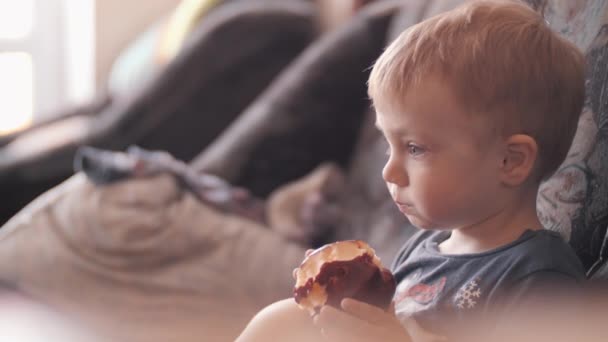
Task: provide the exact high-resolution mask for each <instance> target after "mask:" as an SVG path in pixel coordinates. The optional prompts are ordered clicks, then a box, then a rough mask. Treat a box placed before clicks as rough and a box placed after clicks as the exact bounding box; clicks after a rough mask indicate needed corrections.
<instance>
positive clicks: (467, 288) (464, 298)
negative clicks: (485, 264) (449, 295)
mask: <svg viewBox="0 0 608 342" xmlns="http://www.w3.org/2000/svg"><path fill="white" fill-rule="evenodd" d="M480 297H481V289H480V288H479V279H473V280H471V281H470V282H468V283H467V284H465V285H464V286H463V287H461V288H460V290H458V292H456V296H454V305H456V307H457V308H458V309H473V308H474V307H475V306H476V305H477V302H478V301H479V298H480Z"/></svg>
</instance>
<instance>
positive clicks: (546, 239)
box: [392, 230, 585, 280]
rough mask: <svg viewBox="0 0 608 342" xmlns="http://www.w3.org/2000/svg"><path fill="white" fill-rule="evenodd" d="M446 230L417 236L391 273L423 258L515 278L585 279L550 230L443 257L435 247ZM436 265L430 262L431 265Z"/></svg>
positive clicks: (571, 253) (575, 260) (570, 251)
mask: <svg viewBox="0 0 608 342" xmlns="http://www.w3.org/2000/svg"><path fill="white" fill-rule="evenodd" d="M449 234H450V233H449V232H447V231H428V230H427V231H420V232H418V233H416V234H415V235H414V236H412V238H410V239H409V240H408V242H407V243H406V244H405V245H404V247H403V248H402V249H401V251H400V252H399V254H398V255H397V257H396V259H395V261H394V263H393V267H392V269H393V270H397V269H398V268H399V266H400V265H402V264H403V263H404V262H408V263H409V262H412V261H415V260H420V259H425V260H426V261H431V260H433V259H434V260H435V261H436V262H437V264H442V265H447V264H450V265H452V266H454V265H455V264H461V263H462V264H463V266H464V265H466V264H477V265H492V268H499V269H502V270H504V271H507V270H508V272H509V273H511V274H512V275H513V276H515V274H517V276H516V277H517V278H520V277H521V278H525V277H527V276H531V275H535V274H543V273H554V274H559V275H562V276H566V277H570V278H574V279H577V280H578V279H584V277H585V274H584V270H583V266H582V264H581V262H580V259H579V258H578V257H577V255H576V253H574V250H573V249H572V248H571V247H570V245H568V244H567V243H566V242H565V241H564V240H563V239H562V238H561V236H560V235H559V234H558V233H556V232H553V231H549V230H527V231H526V232H525V233H524V234H522V236H521V237H519V238H518V239H517V240H516V241H514V242H512V243H509V244H507V245H505V246H502V247H499V248H496V249H494V250H491V251H488V252H484V253H479V254H470V255H459V256H451V255H443V254H440V253H439V252H438V250H437V248H436V246H437V245H438V244H439V243H440V242H441V241H443V240H445V239H447V237H449ZM434 263H435V262H431V264H434Z"/></svg>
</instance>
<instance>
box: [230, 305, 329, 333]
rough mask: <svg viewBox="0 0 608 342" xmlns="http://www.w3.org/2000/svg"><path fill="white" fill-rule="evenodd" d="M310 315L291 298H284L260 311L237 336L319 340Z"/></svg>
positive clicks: (317, 331) (317, 330)
mask: <svg viewBox="0 0 608 342" xmlns="http://www.w3.org/2000/svg"><path fill="white" fill-rule="evenodd" d="M321 340H322V336H321V333H320V332H319V329H318V328H316V327H315V326H314V325H313V322H312V317H310V315H309V314H308V312H306V311H305V310H302V309H300V308H298V306H297V304H296V302H295V301H294V300H293V299H284V300H282V301H279V302H276V303H274V304H271V305H269V306H267V307H266V308H264V309H263V310H262V311H260V312H259V313H258V314H257V315H255V317H253V319H252V320H251V322H249V324H248V325H247V327H246V328H245V330H244V331H243V332H242V333H241V335H240V336H239V337H238V338H237V342H249V341H277V342H278V341H294V342H296V341H321Z"/></svg>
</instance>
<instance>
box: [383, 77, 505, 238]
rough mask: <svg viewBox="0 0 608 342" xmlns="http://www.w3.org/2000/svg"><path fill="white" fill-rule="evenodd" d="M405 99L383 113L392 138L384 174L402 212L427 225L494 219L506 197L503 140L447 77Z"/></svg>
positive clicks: (386, 132)
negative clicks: (461, 100) (460, 97)
mask: <svg viewBox="0 0 608 342" xmlns="http://www.w3.org/2000/svg"><path fill="white" fill-rule="evenodd" d="M404 103H405V104H406V105H405V106H402V107H401V108H399V109H398V110H387V111H380V110H379V111H378V113H377V126H378V127H379V129H380V130H381V131H382V132H383V134H384V135H385V137H386V139H387V141H388V143H389V151H388V152H387V153H388V154H389V159H388V161H387V163H386V165H385V167H384V170H383V172H382V176H383V178H384V180H385V181H386V184H387V186H388V188H389V191H390V193H391V196H392V197H393V200H394V201H395V203H396V204H397V206H398V207H399V209H400V210H401V212H403V214H404V215H405V216H406V217H407V218H408V219H409V220H410V222H411V223H412V224H414V225H415V226H417V227H419V228H423V229H458V228H464V227H466V226H469V225H472V224H475V223H479V222H481V221H483V220H484V219H486V218H487V217H488V216H489V215H490V213H492V212H493V211H494V208H496V207H497V205H499V201H500V197H501V196H500V194H501V192H500V190H501V189H500V181H499V169H500V166H501V161H502V158H501V155H500V153H499V152H500V147H501V144H500V139H498V137H491V136H490V134H489V132H490V129H489V128H488V127H487V124H486V125H485V127H484V122H487V121H484V120H485V119H483V118H481V117H479V115H475V114H473V113H467V112H466V110H465V109H464V108H463V106H462V105H460V104H459V103H458V101H457V100H456V98H455V97H454V94H453V92H452V91H451V89H450V88H449V86H448V85H446V82H445V81H442V80H440V79H437V78H428V79H427V80H425V81H423V82H421V84H419V85H417V86H414V87H412V89H410V90H409V91H408V93H407V96H406V98H405V101H404ZM482 145H483V146H482Z"/></svg>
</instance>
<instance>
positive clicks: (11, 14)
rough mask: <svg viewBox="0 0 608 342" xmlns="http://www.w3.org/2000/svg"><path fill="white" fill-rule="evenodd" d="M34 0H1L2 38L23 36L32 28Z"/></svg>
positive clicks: (0, 23) (0, 34)
mask: <svg viewBox="0 0 608 342" xmlns="http://www.w3.org/2000/svg"><path fill="white" fill-rule="evenodd" d="M33 7H34V3H33V0H19V1H14V0H0V39H19V38H23V37H25V36H26V35H28V34H29V33H30V31H31V30H32V22H33V18H32V13H33Z"/></svg>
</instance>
